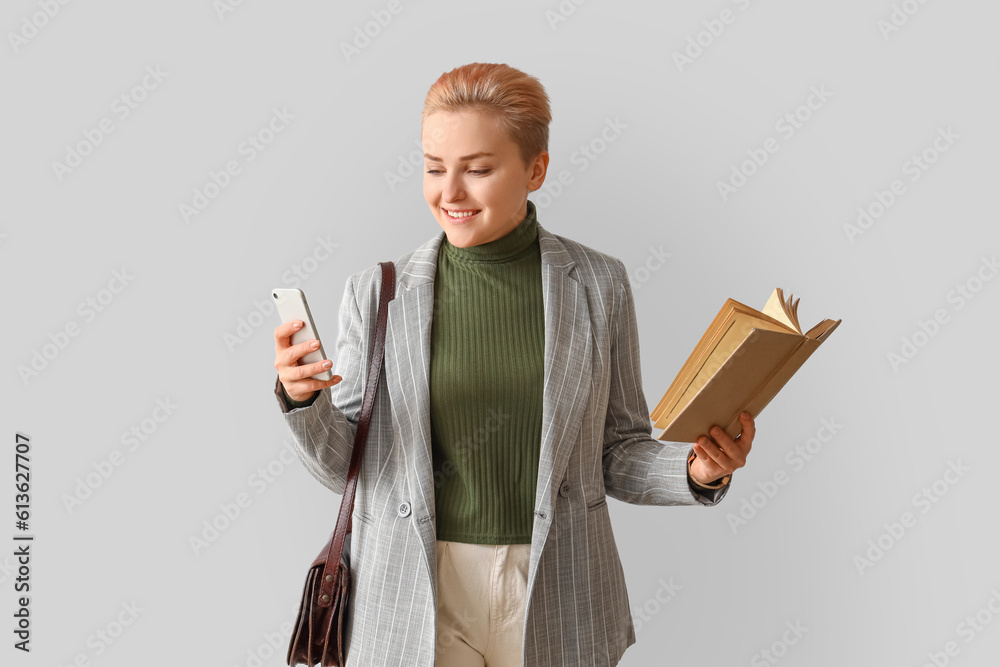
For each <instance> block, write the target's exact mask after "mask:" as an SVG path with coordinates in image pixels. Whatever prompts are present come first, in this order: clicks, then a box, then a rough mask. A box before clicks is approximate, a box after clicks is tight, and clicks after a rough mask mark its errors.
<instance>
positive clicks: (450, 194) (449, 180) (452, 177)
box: [441, 173, 465, 202]
mask: <svg viewBox="0 0 1000 667" xmlns="http://www.w3.org/2000/svg"><path fill="white" fill-rule="evenodd" d="M441 197H442V199H443V201H446V202H458V201H461V200H462V199H465V186H464V184H463V183H462V176H461V174H457V173H450V174H445V177H444V184H443V186H442V189H441Z"/></svg>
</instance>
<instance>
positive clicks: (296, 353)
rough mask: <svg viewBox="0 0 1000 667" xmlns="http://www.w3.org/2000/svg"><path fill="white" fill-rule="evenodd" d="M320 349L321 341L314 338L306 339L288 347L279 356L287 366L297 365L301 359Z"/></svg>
mask: <svg viewBox="0 0 1000 667" xmlns="http://www.w3.org/2000/svg"><path fill="white" fill-rule="evenodd" d="M318 349H319V341H318V340H316V339H315V338H313V339H312V340H305V341H302V342H301V343H298V344H296V345H292V346H291V347H286V348H285V350H284V352H282V353H281V354H280V357H279V358H280V359H281V360H282V362H283V363H284V365H285V366H296V365H299V364H301V363H302V362H301V361H299V360H300V359H302V357H304V356H306V355H307V354H309V353H310V352H315V351H316V350H318Z"/></svg>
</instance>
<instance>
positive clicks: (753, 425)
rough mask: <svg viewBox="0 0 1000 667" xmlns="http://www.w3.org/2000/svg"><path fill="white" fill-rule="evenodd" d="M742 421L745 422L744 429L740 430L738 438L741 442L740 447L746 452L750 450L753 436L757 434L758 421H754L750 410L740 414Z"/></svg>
mask: <svg viewBox="0 0 1000 667" xmlns="http://www.w3.org/2000/svg"><path fill="white" fill-rule="evenodd" d="M744 415H745V416H744ZM740 423H741V424H743V430H742V431H741V432H740V435H739V437H737V438H736V440H737V441H738V442H739V444H740V448H741V449H743V451H744V454H745V453H746V452H749V451H750V447H751V445H752V444H753V438H754V436H755V435H757V422H755V421H754V419H753V417H751V416H750V413H749V412H744V413H742V414H741V415H740Z"/></svg>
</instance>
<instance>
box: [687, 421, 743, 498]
mask: <svg viewBox="0 0 1000 667" xmlns="http://www.w3.org/2000/svg"><path fill="white" fill-rule="evenodd" d="M740 422H741V423H742V424H743V430H742V432H740V434H739V436H738V437H737V438H736V439H735V440H734V439H733V438H730V437H729V436H728V435H727V434H726V432H725V431H723V430H722V429H721V428H719V427H718V426H713V427H712V428H710V429H709V434H710V435H711V437H709V435H702V436H699V437H698V439H697V441H696V442H695V444H694V453H695V454H697V458H695V459H694V460H693V461H691V462H690V465H689V466H688V474H689V475H690V476H691V479H693V480H694V481H695V483H697V484H699V485H701V486H705V487H707V486H709V485H711V484H712V483H713V482H715V480H717V479H719V478H721V477H724V476H728V475H730V474H731V473H732V472H733V471H734V470H736V469H737V468H742V467H743V466H744V465H746V462H747V455H749V454H750V447H751V446H752V445H753V438H754V435H755V434H756V431H757V428H756V425H755V424H754V420H753V417H751V416H750V413H749V412H744V413H743V414H741V415H740ZM728 481H729V480H728V479H723V480H722V483H728Z"/></svg>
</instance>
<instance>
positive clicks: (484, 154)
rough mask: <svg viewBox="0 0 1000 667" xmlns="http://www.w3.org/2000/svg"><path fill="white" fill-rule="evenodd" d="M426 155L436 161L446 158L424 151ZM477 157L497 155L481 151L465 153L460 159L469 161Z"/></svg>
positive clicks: (460, 160)
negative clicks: (470, 153)
mask: <svg viewBox="0 0 1000 667" xmlns="http://www.w3.org/2000/svg"><path fill="white" fill-rule="evenodd" d="M424 157H425V158H427V159H428V160H433V161H434V162H444V160H442V159H441V158H439V157H434V156H433V155H430V154H428V153H424ZM477 157H495V156H494V154H493V153H483V152H479V153H473V154H472V155H463V156H462V157H460V158H458V161H459V162H467V161H468V160H475V159H476V158H477Z"/></svg>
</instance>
